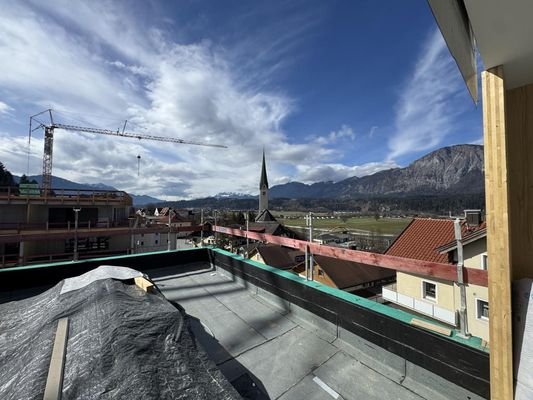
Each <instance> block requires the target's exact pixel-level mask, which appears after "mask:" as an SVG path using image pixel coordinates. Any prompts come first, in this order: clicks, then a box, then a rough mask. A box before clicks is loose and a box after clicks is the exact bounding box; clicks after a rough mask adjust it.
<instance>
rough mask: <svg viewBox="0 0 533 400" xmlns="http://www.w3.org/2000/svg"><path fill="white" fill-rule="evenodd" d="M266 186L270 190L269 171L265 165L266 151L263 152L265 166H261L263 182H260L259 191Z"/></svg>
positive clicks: (264, 164)
mask: <svg viewBox="0 0 533 400" xmlns="http://www.w3.org/2000/svg"><path fill="white" fill-rule="evenodd" d="M263 186H266V188H267V189H268V179H267V170H266V163H265V150H263V165H262V166H261V180H260V181H259V190H261V189H262V188H263Z"/></svg>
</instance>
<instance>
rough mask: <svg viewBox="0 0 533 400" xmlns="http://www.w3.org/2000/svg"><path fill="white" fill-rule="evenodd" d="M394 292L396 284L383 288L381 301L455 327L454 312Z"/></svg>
mask: <svg viewBox="0 0 533 400" xmlns="http://www.w3.org/2000/svg"><path fill="white" fill-rule="evenodd" d="M396 290H397V288H396V283H393V284H392V285H387V286H383V288H382V296H383V299H384V300H388V301H390V302H392V303H395V304H399V305H400V306H402V307H405V308H409V309H411V310H414V311H416V312H418V313H420V314H424V315H427V316H430V317H431V318H435V319H437V320H439V321H443V322H446V323H447V324H450V325H453V326H456V325H457V320H456V317H455V312H453V311H450V310H447V309H445V308H442V307H439V306H437V305H435V304H431V303H428V302H427V301H423V300H420V299H415V298H414V297H411V296H406V295H405V294H401V293H398V292H397V291H396Z"/></svg>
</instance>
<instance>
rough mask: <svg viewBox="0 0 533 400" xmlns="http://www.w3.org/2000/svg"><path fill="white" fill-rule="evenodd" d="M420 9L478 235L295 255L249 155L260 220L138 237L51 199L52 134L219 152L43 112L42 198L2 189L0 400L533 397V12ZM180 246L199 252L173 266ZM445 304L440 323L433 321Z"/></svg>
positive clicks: (128, 225)
mask: <svg viewBox="0 0 533 400" xmlns="http://www.w3.org/2000/svg"><path fill="white" fill-rule="evenodd" d="M428 3H429V5H430V7H431V11H432V13H433V16H434V18H435V20H436V23H437V25H438V27H439V29H440V31H441V33H442V35H443V36H444V38H445V40H446V43H447V46H448V49H449V51H450V53H451V55H452V56H453V58H454V59H455V62H456V63H457V67H458V68H459V70H460V72H461V74H462V77H463V78H464V81H465V84H466V88H465V90H466V91H468V93H469V95H470V96H471V97H472V99H473V101H474V102H476V103H477V102H478V101H480V102H481V103H482V108H483V131H484V132H483V134H484V155H485V157H484V160H485V170H484V179H485V187H486V212H485V216H484V217H485V219H486V220H483V221H482V220H481V212H480V211H479V210H466V211H465V217H464V219H463V220H461V221H460V220H459V219H457V220H456V221H455V222H453V221H447V222H445V223H442V224H446V229H448V231H447V232H448V236H446V235H444V236H446V237H445V238H441V239H442V240H441V241H439V242H438V243H439V245H438V246H435V245H434V243H433V242H432V243H433V244H430V245H427V246H429V247H428V248H429V250H428V252H431V254H430V256H431V257H433V258H431V257H429V258H426V259H423V258H416V257H408V256H406V255H405V254H415V253H416V250H417V247H422V246H423V245H424V243H425V242H427V240H426V239H427V238H426V237H424V236H429V233H428V232H430V233H431V231H432V230H433V231H437V230H438V229H440V228H437V227H436V225H437V224H440V223H441V222H442V221H438V222H435V220H431V219H426V220H422V219H414V220H413V222H412V223H410V224H409V225H408V226H407V227H406V228H405V230H404V231H403V232H402V233H401V234H400V235H399V238H400V239H395V240H394V241H392V243H391V244H390V246H388V249H387V250H385V251H384V253H383V254H380V253H377V252H367V251H361V250H356V249H351V248H347V247H338V246H333V245H329V244H328V243H323V242H317V241H313V237H312V235H313V234H312V226H311V228H310V229H309V232H310V233H309V237H308V238H307V239H300V238H296V237H295V236H292V235H291V234H290V232H289V231H287V230H283V226H281V225H280V224H278V223H277V221H276V219H275V218H274V217H273V216H272V214H271V213H270V212H269V211H268V194H269V192H268V190H269V186H268V179H267V174H266V167H265V155H264V154H265V153H264V151H263V165H262V170H261V175H260V183H259V215H258V217H257V218H256V220H255V221H249V220H248V219H249V217H247V219H246V223H245V225H243V226H238V227H236V226H223V225H222V224H220V223H219V222H218V221H217V219H216V214H215V219H214V221H210V222H209V223H204V222H205V220H204V217H203V215H202V218H201V220H200V223H197V222H195V221H193V220H189V219H187V218H182V217H180V216H179V215H178V213H177V211H172V210H170V209H169V208H165V209H164V210H162V211H161V214H160V215H159V211H158V215H157V217H154V218H153V219H148V218H146V217H141V213H139V212H138V210H135V209H134V208H133V203H132V198H131V196H130V195H129V194H128V193H126V192H124V191H112V190H109V191H106V190H100V189H95V190H73V189H65V188H61V187H54V186H53V184H52V166H53V149H54V131H55V130H58V129H62V130H66V131H73V132H84V133H89V134H94V135H107V136H115V137H117V140H118V139H121V138H125V139H130V140H131V139H136V140H141V141H145V140H146V141H159V142H165V143H175V144H179V145H198V146H209V147H217V148H224V147H225V145H224V144H214V143H211V142H195V141H188V140H182V139H177V138H170V137H165V136H154V135H146V134H137V133H132V132H129V131H128V130H127V121H125V122H124V125H123V126H122V128H121V129H117V130H110V129H101V128H94V127H86V126H76V125H70V124H64V123H60V122H58V121H57V120H56V118H55V116H54V112H53V110H52V109H47V110H45V111H43V112H41V113H38V114H35V115H33V116H32V117H30V124H29V139H28V140H31V136H32V134H34V132H36V131H39V132H40V131H41V130H42V132H43V134H44V154H43V163H42V184H40V185H39V184H35V183H30V184H21V185H19V186H17V187H2V188H0V210H1V213H0V258H1V259H0V266H1V268H0V278H1V279H0V313H1V315H2V316H3V317H2V319H1V320H0V332H2V334H1V335H0V348H2V349H3V350H2V352H1V353H0V363H1V364H2V365H3V368H2V370H1V371H0V397H1V398H2V399H12V400H18V399H41V398H44V399H47V400H56V399H61V398H63V399H78V398H80V399H82V398H83V399H105V398H112V399H131V398H138V399H238V398H246V399H272V400H274V399H280V400H298V399H306V400H308V399H330V398H334V399H345V400H349V399H353V400H355V399H391V400H392V399H412V400H421V399H428V400H430V399H431V400H433V399H442V400H444V399H450V400H452V399H453V400H476V399H489V398H490V399H493V400H512V399H516V400H526V399H531V398H533V375H531V371H532V370H533V364H532V360H533V296H532V295H531V289H532V287H533V279H532V278H533V266H532V264H531V260H532V259H533V233H532V228H531V227H532V226H533V202H532V201H531V199H532V198H533V158H532V157H531V155H530V149H531V147H532V145H533V117H532V116H533V72H532V71H533V56H532V55H533V46H532V44H531V40H530V38H531V37H532V35H533V25H532V24H531V23H530V21H529V20H530V16H531V15H533V6H531V4H529V3H527V2H523V1H510V2H498V1H496V0H490V1H484V2H476V1H471V0H465V1H463V0H458V1H449V2H443V1H440V0H438V1H437V0H434V1H433V0H430V1H429V2H428ZM495 27H497V28H498V29H496V28H495ZM477 52H479V53H477ZM477 54H479V56H480V57H481V59H482V62H483V68H484V71H483V72H481V74H479V73H478V66H477V62H478V60H477V58H476V57H477ZM480 75H481V76H480ZM478 78H481V91H480V95H481V96H479V93H478ZM43 119H46V121H43ZM250 223H251V224H252V225H253V227H250ZM307 223H308V224H312V218H311V215H309V218H308V222H307ZM422 225H424V227H423V226H422ZM427 226H429V228H427ZM419 227H422V228H420V229H421V230H420V232H422V233H418V234H419V236H418V237H416V236H415V237H414V239H412V238H411V239H409V237H408V236H409V235H410V234H411V232H415V231H416V230H417V229H419ZM423 229H426V230H425V231H424V230H423ZM280 232H281V233H280ZM192 233H199V234H200V235H201V237H202V241H201V242H200V243H201V246H198V247H194V248H190V249H179V248H178V244H177V240H178V239H179V238H182V237H183V235H185V234H186V235H188V234H192ZM453 234H455V236H453ZM208 236H209V237H213V238H214V239H213V244H214V245H215V246H203V244H204V241H203V238H204V237H208ZM220 238H226V239H228V240H229V239H233V240H235V241H236V242H238V243H239V245H240V246H241V247H242V249H245V252H241V253H238V252H237V254H236V253H234V252H229V251H226V250H225V249H221V248H219V247H217V246H216V245H217V244H218V243H220ZM145 242H146V243H150V246H147V245H145ZM435 243H437V241H435ZM254 245H255V246H256V248H257V247H258V246H259V245H276V246H279V247H281V248H283V249H286V250H290V252H291V254H293V253H294V254H296V253H297V254H296V255H295V257H298V268H299V269H298V273H294V271H289V270H286V269H285V270H284V269H283V268H281V267H276V266H273V265H268V264H267V262H266V261H265V260H263V261H264V262H260V261H257V260H258V258H257V259H251V258H250V257H248V251H249V250H250V253H251V248H252V247H253V246H254ZM469 245H470V247H468V246H469ZM250 246H252V247H250ZM402 246H403V247H402ZM463 246H464V248H463ZM482 246H485V247H484V248H483V249H481V250H479V249H478V247H479V248H481V247H482ZM471 249H475V250H476V251H477V253H476V254H475V257H474V256H472V257H471V258H470V260H473V259H475V260H476V264H475V265H474V264H473V263H472V264H470V263H468V261H469V253H468V252H469V251H472V252H473V251H474V250H471ZM478 250H479V251H478ZM402 251H403V252H402ZM245 253H246V254H245ZM315 257H316V260H319V261H320V260H321V257H322V260H323V258H324V257H327V258H330V259H335V260H341V261H343V262H350V263H357V265H358V266H361V267H363V268H364V269H368V270H372V269H374V270H375V269H377V268H379V269H380V270H388V271H390V272H391V273H394V274H395V275H390V274H389V275H387V276H386V279H385V278H383V279H381V278H380V279H377V278H375V279H374V280H375V281H376V282H378V281H379V285H378V284H377V283H372V285H374V284H375V285H376V286H379V288H381V289H382V293H383V298H384V299H385V300H387V301H386V302H385V301H374V300H371V299H369V298H366V297H364V296H361V295H358V294H357V292H354V293H351V292H348V291H345V290H341V288H340V287H338V288H337V287H332V286H331V285H328V284H326V283H324V282H325V281H326V280H325V277H324V276H323V274H324V270H323V269H321V268H318V263H316V260H315ZM323 264H325V263H323ZM489 265H490V266H489ZM319 274H320V275H321V276H318V275H319ZM369 282H371V281H370V280H368V281H365V284H364V285H362V286H365V287H364V288H363V289H365V290H367V289H369V288H370V283H369ZM391 282H393V283H391ZM385 284H387V286H384V285H385ZM402 284H403V285H405V287H407V288H408V289H409V290H411V289H412V288H414V289H412V292H410V294H409V295H405V294H404V293H402V292H400V290H399V288H400V286H401V285H402ZM381 285H383V287H381ZM346 287H351V288H352V289H353V288H355V286H354V285H346ZM357 289H358V290H359V289H361V287H359V286H358V287H357ZM406 290H407V289H406ZM446 290H448V292H446ZM445 293H449V297H450V302H451V303H453V305H452V306H451V307H452V308H453V309H449V310H448V309H446V308H445V307H440V306H441V305H442V301H443V300H446V299H443V297H445ZM485 294H488V298H485V297H486V296H485ZM467 296H468V297H467ZM439 297H440V298H439ZM467 300H468V301H467ZM439 301H440V302H439ZM468 302H471V303H472V304H470V303H468ZM474 302H475V303H474ZM393 303H394V304H393ZM467 303H468V304H467ZM489 303H490V315H489ZM406 304H407V305H408V304H411V306H406ZM467 305H468V307H470V308H469V310H467ZM428 310H429V311H428ZM432 317H433V318H432ZM468 318H471V320H473V321H475V322H474V323H472V322H469V321H470V320H469V319H468ZM475 324H477V325H475ZM476 329H477V330H476ZM485 331H486V333H485ZM477 332H481V333H477ZM482 336H484V337H482Z"/></svg>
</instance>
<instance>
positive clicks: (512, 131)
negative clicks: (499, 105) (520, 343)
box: [505, 84, 533, 280]
mask: <svg viewBox="0 0 533 400" xmlns="http://www.w3.org/2000/svg"><path fill="white" fill-rule="evenodd" d="M505 102H506V110H507V111H506V124H505V127H506V130H507V144H508V149H509V150H508V154H509V189H510V192H509V193H510V196H509V202H510V206H509V218H510V221H511V238H512V247H511V250H512V253H511V261H512V265H513V269H512V271H511V278H512V280H517V279H522V278H533V154H532V153H531V152H532V151H533V84H529V85H526V86H521V87H519V88H516V89H511V90H507V91H506V93H505Z"/></svg>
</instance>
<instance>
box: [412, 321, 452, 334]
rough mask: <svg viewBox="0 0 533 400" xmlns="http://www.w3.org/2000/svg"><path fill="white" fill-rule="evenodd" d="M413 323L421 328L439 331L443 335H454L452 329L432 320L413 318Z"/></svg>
mask: <svg viewBox="0 0 533 400" xmlns="http://www.w3.org/2000/svg"><path fill="white" fill-rule="evenodd" d="M411 325H414V326H418V327H419V328H423V329H426V330H428V331H432V332H437V333H440V334H441V335H444V336H448V337H449V336H452V330H451V329H449V328H445V327H443V326H440V325H437V324H434V323H431V322H428V321H423V320H421V319H416V318H413V319H412V320H411Z"/></svg>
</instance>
